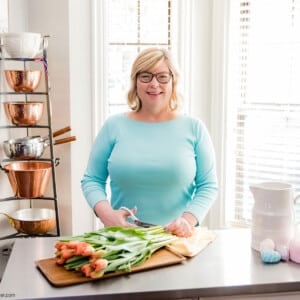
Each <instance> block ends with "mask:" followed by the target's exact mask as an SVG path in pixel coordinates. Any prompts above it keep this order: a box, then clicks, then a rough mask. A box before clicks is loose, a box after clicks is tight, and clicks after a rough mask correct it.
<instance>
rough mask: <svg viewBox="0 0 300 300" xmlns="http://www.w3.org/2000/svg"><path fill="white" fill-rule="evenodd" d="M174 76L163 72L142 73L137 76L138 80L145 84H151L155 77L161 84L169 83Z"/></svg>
mask: <svg viewBox="0 0 300 300" xmlns="http://www.w3.org/2000/svg"><path fill="white" fill-rule="evenodd" d="M172 76H173V75H172V73H170V72H161V73H156V74H153V73H150V72H141V73H138V74H137V78H138V79H139V81H141V82H143V83H149V82H151V81H152V79H153V77H155V78H156V80H157V81H158V82H159V83H168V82H169V81H170V79H171V78H172Z"/></svg>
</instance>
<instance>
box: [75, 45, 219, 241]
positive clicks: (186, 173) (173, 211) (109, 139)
mask: <svg viewBox="0 0 300 300" xmlns="http://www.w3.org/2000/svg"><path fill="white" fill-rule="evenodd" d="M178 76H179V74H178V71H177V70H176V68H175V66H174V64H173V63H172V60H171V57H170V54H169V53H168V52H167V51H166V50H164V49H157V48H150V49H146V50H144V51H143V52H141V53H140V54H139V55H138V56H137V58H136V60H135V61H134V63H133V66H132V71H131V87H130V90H129V92H128V105H129V107H130V109H131V110H130V111H129V112H126V113H122V114H117V115H113V116H111V117H110V118H109V119H108V120H107V121H106V122H105V123H104V125H103V127H102V128H101V130H100V132H99V134H98V136H97V138H96V140H95V142H94V145H93V148H92V151H91V154H90V158H89V162H88V166H87V169H86V172H85V174H84V177H83V179H82V181H81V186H82V190H83V193H84V195H85V197H86V199H87V202H88V203H89V205H90V206H91V207H92V209H93V210H94V212H95V213H96V215H97V216H98V217H99V218H100V220H101V221H102V223H103V224H104V226H133V225H132V224H131V223H129V222H128V220H127V218H128V216H129V213H128V212H127V211H125V210H123V209H120V208H121V207H122V206H125V207H128V208H130V209H131V210H132V212H133V213H134V214H136V216H137V217H138V218H139V219H141V220H142V221H144V222H149V223H154V224H160V225H164V226H165V228H166V229H167V230H169V231H170V232H172V233H173V234H176V235H177V236H181V237H188V236H190V235H191V234H192V231H193V227H194V226H196V225H197V224H200V223H201V222H202V221H203V219H204V217H205V216H206V214H207V212H208V210H209V208H210V207H211V205H212V203H213V202H214V200H215V198H216V195H217V176H216V168H215V155H214V149H213V145H212V143H211V140H210V137H209V134H208V132H207V129H206V128H205V126H204V124H203V123H202V122H201V121H200V120H197V119H194V118H192V117H189V116H185V115H183V114H182V113H181V112H180V110H179V108H178V106H179V105H178V102H179V96H178V91H177V85H178ZM108 178H109V179H110V187H111V199H110V201H109V199H108V197H107V193H106V182H107V180H108Z"/></svg>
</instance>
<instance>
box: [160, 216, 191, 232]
mask: <svg viewBox="0 0 300 300" xmlns="http://www.w3.org/2000/svg"><path fill="white" fill-rule="evenodd" d="M193 228H194V227H193V226H191V225H190V223H189V222H188V221H187V220H186V219H185V218H184V217H179V218H177V219H175V220H174V221H172V222H171V223H169V224H167V225H166V226H165V229H166V230H168V231H169V232H171V233H172V234H175V235H177V236H179V237H189V236H191V235H192V233H193Z"/></svg>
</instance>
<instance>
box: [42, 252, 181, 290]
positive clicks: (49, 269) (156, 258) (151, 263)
mask: <svg viewBox="0 0 300 300" xmlns="http://www.w3.org/2000/svg"><path fill="white" fill-rule="evenodd" d="M184 260H185V257H183V256H180V255H177V254H175V253H173V252H170V251H168V250H167V249H165V248H163V249H160V250H159V251H157V252H155V253H154V254H153V255H152V256H151V257H150V258H149V259H148V260H147V261H146V262H145V263H144V264H142V265H140V266H137V267H134V268H132V270H131V272H114V273H107V274H105V275H104V276H103V277H101V278H96V279H93V278H87V277H84V276H83V275H82V274H81V273H80V272H73V271H67V270H66V269H65V268H64V267H63V266H59V265H57V264H56V259H55V257H53V258H46V259H41V260H38V261H36V265H37V267H38V269H39V270H40V271H41V272H42V274H43V275H44V276H45V277H46V278H47V279H48V281H49V282H50V283H51V284H53V285H54V286H61V287H62V286H68V285H74V284H80V283H84V282H90V281H94V280H100V279H105V278H109V277H114V276H120V275H124V274H128V273H134V272H140V271H146V270H150V269H155V268H160V267H165V266H170V265H174V264H179V263H182V262H183V261H184Z"/></svg>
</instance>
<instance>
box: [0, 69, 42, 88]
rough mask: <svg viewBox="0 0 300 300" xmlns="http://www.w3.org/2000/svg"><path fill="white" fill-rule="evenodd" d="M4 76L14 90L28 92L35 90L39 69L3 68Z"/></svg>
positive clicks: (38, 81) (39, 75)
mask: <svg viewBox="0 0 300 300" xmlns="http://www.w3.org/2000/svg"><path fill="white" fill-rule="evenodd" d="M4 73H5V78H6V81H7V83H8V85H9V86H10V88H11V89H13V90H14V91H15V92H23V93H30V92H33V91H35V90H36V89H37V88H38V86H39V84H40V81H41V76H42V71H41V70H4Z"/></svg>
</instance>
